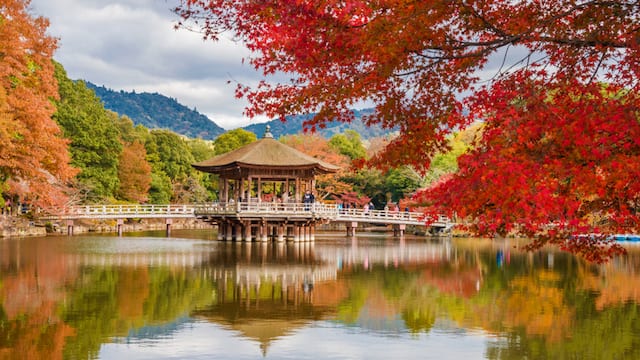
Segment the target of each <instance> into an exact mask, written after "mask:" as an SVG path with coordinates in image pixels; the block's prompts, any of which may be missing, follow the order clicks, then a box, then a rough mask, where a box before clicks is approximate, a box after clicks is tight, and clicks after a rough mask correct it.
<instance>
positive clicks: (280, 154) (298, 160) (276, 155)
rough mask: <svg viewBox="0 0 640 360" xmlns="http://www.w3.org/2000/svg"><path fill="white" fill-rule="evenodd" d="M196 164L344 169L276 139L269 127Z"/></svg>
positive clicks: (215, 169)
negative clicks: (255, 137) (248, 141)
mask: <svg viewBox="0 0 640 360" xmlns="http://www.w3.org/2000/svg"><path fill="white" fill-rule="evenodd" d="M193 167H194V168H196V169H198V170H200V171H204V172H212V173H216V172H218V171H223V170H225V169H228V168H230V167H261V168H298V169H308V168H315V169H316V170H318V171H320V172H324V173H333V172H336V171H338V170H339V169H340V167H338V166H336V165H333V164H329V163H327V162H324V161H322V160H320V159H316V158H314V157H312V156H309V155H307V154H305V153H303V152H301V151H298V150H296V149H294V148H292V147H290V146H287V145H285V144H283V143H281V142H279V141H277V140H275V139H274V138H273V137H272V136H271V133H269V130H267V132H266V133H265V136H264V137H263V138H262V139H260V140H258V141H255V142H252V143H251V144H248V145H245V146H243V147H241V148H239V149H236V150H233V151H230V152H228V153H225V154H222V155H218V156H214V157H212V158H210V159H208V160H204V161H201V162H198V163H195V164H193Z"/></svg>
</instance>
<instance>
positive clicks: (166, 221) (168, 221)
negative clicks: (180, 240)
mask: <svg viewBox="0 0 640 360" xmlns="http://www.w3.org/2000/svg"><path fill="white" fill-rule="evenodd" d="M171 224H173V219H169V218H167V219H164V225H165V228H166V231H165V233H166V235H167V237H169V236H171Z"/></svg>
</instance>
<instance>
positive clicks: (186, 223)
mask: <svg viewBox="0 0 640 360" xmlns="http://www.w3.org/2000/svg"><path fill="white" fill-rule="evenodd" d="M122 226H123V227H122V231H123V232H125V233H128V232H138V231H151V230H166V223H165V221H164V219H139V220H134V221H125V222H124V224H122ZM214 228H215V227H214V226H212V225H210V224H207V223H205V222H202V221H199V220H197V219H195V218H194V219H173V221H172V224H171V229H172V230H183V229H214ZM117 232H118V223H117V221H116V220H115V219H113V220H76V221H75V223H74V225H73V234H76V235H77V234H87V233H117ZM47 235H68V233H67V226H66V225H64V224H61V223H56V222H46V223H43V222H38V221H34V220H29V219H28V218H25V217H22V216H8V215H2V216H0V238H12V237H28V236H47Z"/></svg>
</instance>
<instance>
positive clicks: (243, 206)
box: [40, 201, 453, 237]
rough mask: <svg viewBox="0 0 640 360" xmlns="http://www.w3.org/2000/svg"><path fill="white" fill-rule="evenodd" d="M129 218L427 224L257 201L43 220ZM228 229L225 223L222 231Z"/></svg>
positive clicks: (407, 215) (406, 216) (84, 212)
mask: <svg viewBox="0 0 640 360" xmlns="http://www.w3.org/2000/svg"><path fill="white" fill-rule="evenodd" d="M128 218H137V219H143V218H144V219H150V218H155V219H165V221H166V224H167V232H169V231H170V227H171V219H175V218H198V219H200V220H203V221H206V222H210V223H214V222H216V221H218V220H219V219H224V218H234V219H236V220H239V221H245V220H249V219H252V220H256V219H260V221H262V222H274V221H275V222H281V223H295V222H298V223H300V222H306V223H308V222H309V221H313V222H316V221H320V222H324V223H329V222H341V223H344V224H345V225H346V227H347V232H348V235H355V228H356V227H357V226H358V224H359V223H369V224H383V225H392V226H393V228H394V233H396V232H398V231H404V227H405V226H407V225H414V226H427V225H426V224H425V220H424V217H423V214H422V213H419V212H394V211H385V210H366V211H365V210H364V209H353V208H351V209H341V208H339V207H338V206H337V205H334V204H324V203H314V204H303V203H284V204H283V203H271V202H257V201H255V202H254V201H252V202H230V203H217V202H216V203H208V204H195V205H84V206H72V207H68V208H65V209H61V210H60V211H57V212H56V213H55V214H50V215H46V216H41V217H40V219H42V220H57V221H62V220H66V221H67V230H68V232H69V233H70V234H71V233H72V232H73V220H79V219H95V220H102V219H116V220H118V233H119V234H121V233H122V228H123V226H122V225H123V224H124V223H123V220H124V219H128ZM218 225H220V223H218ZM452 226H453V224H452V223H451V222H450V221H449V219H448V218H446V217H440V218H439V219H438V220H437V221H435V222H433V223H431V224H429V225H428V227H430V228H431V229H434V230H435V231H448V230H449V229H451V227H452ZM225 231H226V229H225V228H224V226H223V229H222V232H223V233H224V232H225ZM248 231H250V230H248ZM229 233H230V232H229ZM400 235H401V234H400ZM225 237H226V234H225Z"/></svg>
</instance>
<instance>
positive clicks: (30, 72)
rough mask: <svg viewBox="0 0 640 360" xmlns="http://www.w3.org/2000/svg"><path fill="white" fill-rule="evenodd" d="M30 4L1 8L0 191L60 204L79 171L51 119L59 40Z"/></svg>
mask: <svg viewBox="0 0 640 360" xmlns="http://www.w3.org/2000/svg"><path fill="white" fill-rule="evenodd" d="M25 3H26V4H25ZM27 5H28V1H27V2H25V1H24V0H6V1H2V3H1V4H0V187H4V189H1V190H6V193H8V194H12V195H15V196H18V197H19V198H21V199H27V200H28V201H29V202H30V203H32V204H35V205H40V206H47V205H49V206H50V205H60V204H61V202H63V201H64V200H65V199H66V195H65V193H64V190H65V188H66V185H67V183H68V182H69V181H70V180H71V179H72V178H73V176H74V175H75V174H76V173H77V170H75V169H73V168H72V167H71V166H70V165H69V161H70V158H69V151H68V149H67V145H68V141H67V140H65V139H63V138H62V135H61V131H60V129H59V127H58V125H57V124H56V122H55V121H54V120H53V119H52V118H51V116H52V115H53V113H54V112H55V107H54V105H53V103H52V102H51V100H52V99H54V98H57V96H58V89H57V83H56V81H55V78H54V65H53V62H52V61H51V57H52V55H53V51H54V50H55V48H56V40H55V39H54V38H52V37H49V36H48V35H46V29H47V27H48V25H49V24H48V21H47V20H46V19H44V18H33V17H31V16H30V15H29V14H28V13H27V10H26V6H27ZM3 192H4V191H3Z"/></svg>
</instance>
